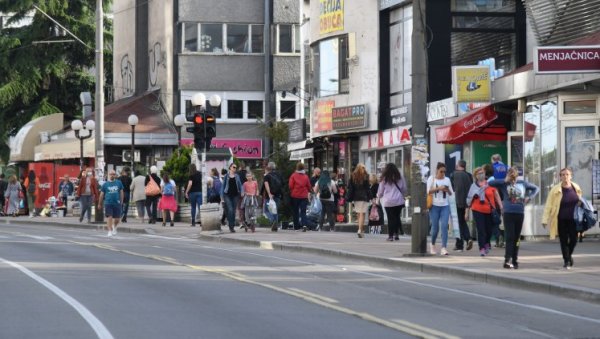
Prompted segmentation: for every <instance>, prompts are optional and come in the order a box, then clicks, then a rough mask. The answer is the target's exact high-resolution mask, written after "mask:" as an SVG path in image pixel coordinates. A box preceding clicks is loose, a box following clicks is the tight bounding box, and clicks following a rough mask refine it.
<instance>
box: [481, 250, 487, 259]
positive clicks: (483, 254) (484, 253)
mask: <svg viewBox="0 0 600 339" xmlns="http://www.w3.org/2000/svg"><path fill="white" fill-rule="evenodd" d="M486 254H487V252H486V251H485V248H482V249H480V250H479V255H480V256H482V257H485V255H486Z"/></svg>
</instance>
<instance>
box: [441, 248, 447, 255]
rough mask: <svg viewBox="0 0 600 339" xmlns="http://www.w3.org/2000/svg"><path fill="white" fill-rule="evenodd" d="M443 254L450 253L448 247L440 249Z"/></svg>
mask: <svg viewBox="0 0 600 339" xmlns="http://www.w3.org/2000/svg"><path fill="white" fill-rule="evenodd" d="M440 254H441V255H448V250H447V249H446V247H442V250H441V251H440Z"/></svg>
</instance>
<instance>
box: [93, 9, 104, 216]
mask: <svg viewBox="0 0 600 339" xmlns="http://www.w3.org/2000/svg"><path fill="white" fill-rule="evenodd" d="M95 106H96V107H95V111H96V121H95V122H96V128H97V131H96V139H95V141H96V154H95V155H96V173H97V174H98V175H102V176H103V175H104V12H103V9H102V0H96V102H95ZM98 179H99V180H103V178H98ZM94 220H95V221H96V222H104V212H103V211H102V209H100V208H96V215H95V218H94Z"/></svg>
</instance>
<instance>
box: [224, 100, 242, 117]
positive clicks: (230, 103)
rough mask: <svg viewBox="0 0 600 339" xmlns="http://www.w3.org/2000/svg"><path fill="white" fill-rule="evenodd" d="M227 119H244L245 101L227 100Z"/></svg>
mask: <svg viewBox="0 0 600 339" xmlns="http://www.w3.org/2000/svg"><path fill="white" fill-rule="evenodd" d="M227 118H229V119H243V118H244V101H243V100H227Z"/></svg>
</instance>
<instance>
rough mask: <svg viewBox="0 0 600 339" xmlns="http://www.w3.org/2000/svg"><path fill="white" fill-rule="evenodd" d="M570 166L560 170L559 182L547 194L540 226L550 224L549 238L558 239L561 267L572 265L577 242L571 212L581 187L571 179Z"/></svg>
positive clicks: (573, 209)
mask: <svg viewBox="0 0 600 339" xmlns="http://www.w3.org/2000/svg"><path fill="white" fill-rule="evenodd" d="M572 176H573V172H572V171H571V169H570V168H563V169H561V170H560V184H557V185H555V186H554V187H552V189H551V190H550V193H549V194H548V199H547V200H546V207H545V208H544V216H543V217H542V226H544V228H546V225H548V224H549V225H550V239H554V238H556V234H557V233H558V238H559V239H560V249H561V251H562V256H563V260H564V265H563V267H564V268H566V269H569V268H571V267H572V266H573V250H574V249H575V245H576V244H577V228H576V226H575V219H574V218H573V214H574V212H575V207H576V206H577V204H578V203H579V198H580V197H581V194H582V192H581V188H579V185H577V184H576V183H574V182H572V181H571V177H572Z"/></svg>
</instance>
